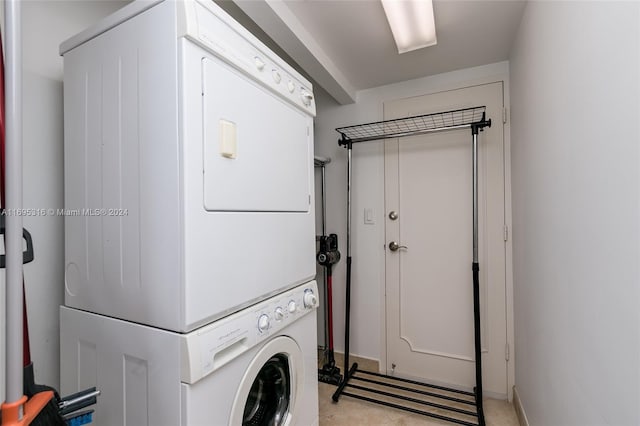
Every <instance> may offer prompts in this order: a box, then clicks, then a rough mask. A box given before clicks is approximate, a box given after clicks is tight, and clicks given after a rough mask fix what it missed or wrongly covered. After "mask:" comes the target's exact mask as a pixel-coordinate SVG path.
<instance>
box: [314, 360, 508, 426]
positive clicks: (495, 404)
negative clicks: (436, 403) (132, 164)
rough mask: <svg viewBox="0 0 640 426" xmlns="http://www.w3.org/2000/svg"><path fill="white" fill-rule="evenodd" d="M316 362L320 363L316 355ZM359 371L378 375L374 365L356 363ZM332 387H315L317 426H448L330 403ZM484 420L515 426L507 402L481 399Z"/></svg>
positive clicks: (357, 403) (345, 401) (493, 425)
mask: <svg viewBox="0 0 640 426" xmlns="http://www.w3.org/2000/svg"><path fill="white" fill-rule="evenodd" d="M339 358H341V357H340V354H336V362H337V365H338V366H339V367H340V369H341V373H342V365H343V364H342V359H339ZM318 359H320V360H321V359H322V355H321V354H319V356H318ZM356 361H357V362H358V365H359V368H362V369H364V370H368V371H378V365H377V362H375V361H370V360H362V359H358V360H356ZM335 389H336V387H335V386H334V385H329V384H326V383H319V385H318V397H319V399H320V426H357V425H367V426H378V425H379V426H405V425H406V426H409V425H416V426H444V425H452V424H453V423H448V422H444V421H440V420H437V419H432V418H428V417H425V416H422V415H418V414H413V413H409V412H405V411H401V410H397V409H394V408H388V407H384V406H382V405H378V404H373V403H369V402H366V401H361V400H358V399H355V398H351V397H346V396H343V397H341V398H340V401H339V402H338V403H334V402H333V400H332V399H331V396H332V395H333V393H334V391H335ZM484 410H485V420H486V424H487V426H519V423H518V418H517V416H516V412H515V410H514V408H513V405H512V404H510V403H509V402H507V401H500V400H496V399H490V398H485V400H484Z"/></svg>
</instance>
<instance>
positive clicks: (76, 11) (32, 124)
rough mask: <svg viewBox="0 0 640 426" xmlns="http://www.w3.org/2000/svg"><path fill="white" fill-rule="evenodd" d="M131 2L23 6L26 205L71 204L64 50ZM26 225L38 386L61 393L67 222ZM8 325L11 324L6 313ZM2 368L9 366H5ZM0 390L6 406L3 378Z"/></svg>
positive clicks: (29, 220)
mask: <svg viewBox="0 0 640 426" xmlns="http://www.w3.org/2000/svg"><path fill="white" fill-rule="evenodd" d="M124 4H126V2H123V1H118V0H111V1H85V2H78V1H73V0H65V1H46V0H41V1H35V0H32V1H25V2H22V34H23V36H22V37H23V97H24V100H23V108H24V113H23V115H24V118H23V120H24V122H23V128H24V130H23V132H24V134H23V151H24V159H23V161H24V187H23V194H24V207H27V208H39V209H40V208H44V209H48V208H54V209H56V208H62V207H63V204H64V196H63V188H64V187H63V170H64V169H63V167H64V164H63V115H62V58H61V57H60V56H59V55H58V46H59V44H60V42H62V41H64V40H65V39H67V38H68V37H70V36H72V35H73V34H75V33H77V32H79V31H81V30H83V29H84V28H86V27H88V26H89V25H91V24H93V23H94V22H96V21H97V20H99V19H101V18H102V17H104V16H106V15H108V14H110V13H112V12H113V11H115V10H117V9H119V8H120V7H122V6H123V5H124ZM3 24H4V22H3ZM3 26H4V25H3ZM24 226H25V228H27V229H28V230H29V231H30V232H31V235H32V236H33V240H34V250H35V260H34V262H32V263H30V264H28V265H26V266H25V268H24V276H25V283H26V293H27V304H28V306H27V311H28V314H29V331H30V341H31V354H32V360H33V362H34V366H35V374H36V382H37V383H42V384H47V385H49V386H53V387H55V388H58V386H59V379H60V372H59V370H60V368H59V321H58V306H59V305H61V304H62V303H63V301H64V223H63V218H62V217H55V216H45V217H26V218H25V220H24ZM1 302H2V303H3V306H4V301H1ZM3 312H4V310H2V311H0V313H3ZM0 327H2V329H4V327H5V319H4V316H1V315H0ZM3 351H4V349H3ZM1 360H2V361H3V360H4V358H2V359H1ZM1 365H2V368H4V362H2V363H1ZM0 379H4V376H2V375H0ZM0 388H1V390H0V401H1V400H4V391H5V384H4V381H3V380H0Z"/></svg>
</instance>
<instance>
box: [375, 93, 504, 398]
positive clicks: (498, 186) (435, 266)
mask: <svg viewBox="0 0 640 426" xmlns="http://www.w3.org/2000/svg"><path fill="white" fill-rule="evenodd" d="M482 105H485V106H486V107H487V110H486V118H490V119H491V120H492V126H491V127H490V128H485V129H484V131H483V132H480V134H479V137H478V141H479V144H478V145H479V154H478V162H479V180H478V181H479V189H478V199H479V212H478V214H479V219H478V220H479V245H478V248H479V263H480V298H481V301H480V306H481V307H480V309H481V333H482V363H483V369H482V373H483V374H482V375H483V386H484V390H485V392H490V393H492V394H496V396H497V395H501V396H505V397H506V395H507V393H508V392H507V360H506V356H505V349H506V346H505V345H506V343H507V340H506V334H507V326H506V305H505V304H506V297H505V242H504V226H505V220H504V218H505V214H504V211H505V205H504V188H505V186H504V156H503V153H504V135H503V122H502V111H503V87H502V83H492V84H485V85H479V86H473V87H468V88H464V89H458V90H451V91H446V92H440V93H436V94H431V95H424V96H418V97H414V98H407V99H400V100H396V101H392V102H385V104H384V118H385V120H389V119H394V118H401V117H407V116H413V115H420V114H429V113H435V112H443V111H449V110H456V109H461V108H467V107H474V106H482ZM471 146H472V134H471V130H470V129H462V130H451V131H446V132H440V133H431V134H427V135H420V136H412V137H404V138H399V139H392V140H389V141H387V142H386V143H385V208H386V212H385V221H386V227H385V229H386V231H385V232H386V244H387V246H386V249H385V250H386V251H385V252H386V256H385V257H386V291H387V300H386V303H387V310H386V312H387V318H386V326H387V373H388V374H395V375H398V376H405V377H413V378H420V379H424V380H427V381H431V382H433V383H443V384H449V385H452V386H460V387H464V388H471V387H473V386H474V385H475V376H474V371H475V370H474V369H475V364H474V331H473V276H472V270H471V263H472V248H473V242H472V238H473V235H472V157H471ZM392 211H393V212H396V214H397V219H395V220H393V219H391V218H390V217H389V213H390V212H392ZM391 241H394V242H396V243H398V244H399V245H401V246H406V247H407V248H406V249H404V248H401V249H400V250H397V251H391V250H390V249H389V247H388V244H389V243H390V242H391Z"/></svg>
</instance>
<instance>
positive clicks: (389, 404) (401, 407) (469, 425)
mask: <svg viewBox="0 0 640 426" xmlns="http://www.w3.org/2000/svg"><path fill="white" fill-rule="evenodd" d="M342 394H343V395H345V396H349V397H351V398H356V399H361V400H363V401H367V402H372V403H374V404H378V405H384V406H386V407H391V408H396V409H398V410H403V411H408V412H410V413H414V414H420V415H422V416H427V417H432V418H434V419H438V420H444V421H446V422H451V423H456V424H459V425H464V426H478V423H471V422H468V421H465V420H460V419H456V418H454V417H447V416H442V415H440V414H436V413H431V412H429V411H423V410H418V409H417V408H412V407H405V406H404V405H399V404H394V403H393V402H387V401H380V400H377V399H373V398H369V397H366V396H363V395H358V394H355V393H349V392H343V393H342Z"/></svg>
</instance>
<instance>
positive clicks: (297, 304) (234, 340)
mask: <svg viewBox="0 0 640 426" xmlns="http://www.w3.org/2000/svg"><path fill="white" fill-rule="evenodd" d="M317 307H318V286H317V284H316V282H315V281H311V282H308V283H306V284H303V285H301V286H298V287H296V288H294V289H291V290H288V291H285V292H284V293H281V294H279V295H276V296H273V297H271V298H269V299H267V300H264V301H262V302H260V303H257V304H255V305H253V306H250V307H248V308H245V309H243V310H242V311H240V312H236V313H235V314H232V315H229V316H228V317H225V318H223V319H221V320H218V321H215V322H213V323H211V324H209V325H206V326H204V327H202V328H199V329H198V330H195V331H193V332H191V333H189V334H185V335H183V336H182V357H181V358H182V366H181V380H182V381H183V382H184V383H189V384H193V383H196V382H197V381H198V380H200V379H202V378H203V377H205V376H207V375H209V374H211V373H213V372H214V371H215V370H217V369H218V368H220V367H222V366H223V365H225V364H227V363H228V362H230V361H232V360H233V359H234V358H236V357H238V356H240V355H241V354H243V353H244V352H246V351H247V350H249V349H250V348H252V347H254V346H255V345H257V344H260V343H262V342H263V341H265V340H268V339H269V338H271V337H273V336H274V335H277V333H278V332H279V331H280V330H282V329H283V328H285V327H287V325H289V324H291V323H292V322H294V321H296V320H298V319H300V318H301V317H303V316H304V315H306V314H308V313H310V312H313V310H314V309H316V308H317Z"/></svg>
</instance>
